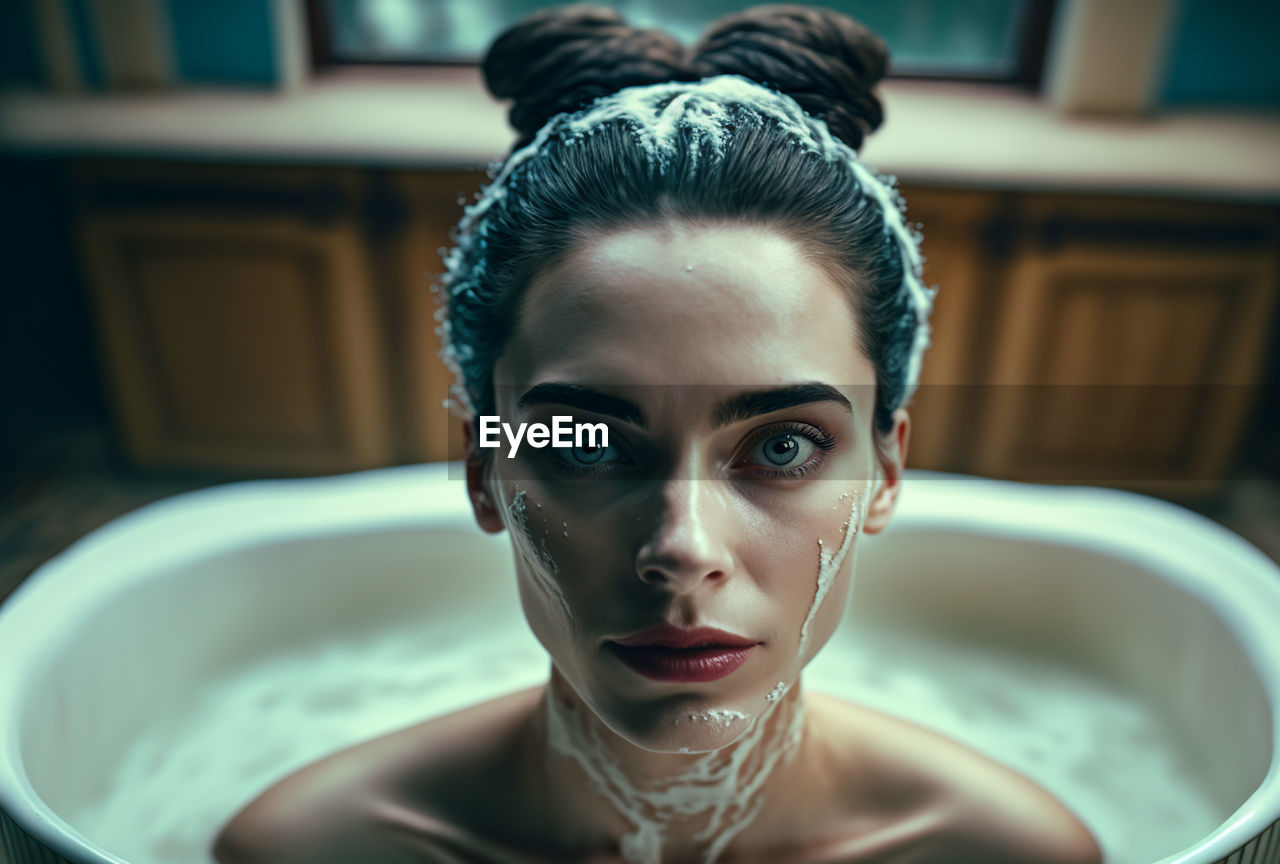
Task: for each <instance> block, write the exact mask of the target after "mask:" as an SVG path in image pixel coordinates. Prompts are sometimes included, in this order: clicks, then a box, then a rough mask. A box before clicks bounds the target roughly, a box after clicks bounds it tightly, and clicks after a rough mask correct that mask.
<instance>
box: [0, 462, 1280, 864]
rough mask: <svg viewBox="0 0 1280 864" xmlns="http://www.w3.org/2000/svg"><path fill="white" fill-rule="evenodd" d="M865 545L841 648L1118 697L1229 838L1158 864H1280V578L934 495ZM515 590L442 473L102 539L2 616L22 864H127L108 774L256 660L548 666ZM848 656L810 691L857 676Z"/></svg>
mask: <svg viewBox="0 0 1280 864" xmlns="http://www.w3.org/2000/svg"><path fill="white" fill-rule="evenodd" d="M453 476H454V477H455V478H456V477H458V476H459V474H458V472H457V471H456V469H455V472H454V475H453ZM860 543H861V546H860V549H859V552H858V559H857V571H856V572H857V575H856V582H855V590H854V593H853V599H852V609H851V612H850V614H849V615H848V616H846V619H845V623H844V624H843V625H842V627H841V630H840V631H839V632H837V634H836V636H835V637H833V640H832V645H840V644H843V642H842V640H847V639H855V638H861V637H859V635H858V634H860V633H863V632H872V631H875V630H876V629H877V628H889V629H894V628H896V629H897V631H898V632H905V633H910V632H923V633H929V634H933V638H937V639H941V640H943V642H944V643H945V642H946V641H947V640H954V641H955V643H956V644H957V645H959V644H962V643H963V644H969V643H973V642H975V641H976V642H979V643H981V644H984V645H987V646H992V647H991V650H996V651H1001V652H1004V653H1005V654H1007V655H1009V656H1010V657H1037V658H1044V659H1045V660H1047V661H1051V662H1054V663H1058V664H1062V665H1063V667H1064V668H1070V669H1073V670H1076V671H1078V672H1079V673H1080V674H1082V675H1087V676H1093V677H1095V678H1096V679H1098V680H1099V681H1103V682H1107V683H1109V684H1110V685H1114V686H1117V687H1120V688H1123V690H1125V691H1126V692H1128V693H1130V694H1133V695H1134V696H1136V697H1137V698H1138V699H1139V700H1140V701H1141V703H1142V704H1144V705H1145V706H1148V707H1149V708H1150V709H1151V712H1152V713H1153V714H1154V715H1156V716H1158V717H1160V718H1163V720H1164V721H1167V724H1168V729H1169V730H1171V735H1172V736H1173V740H1175V741H1176V748H1177V752H1178V754H1179V758H1180V759H1184V760H1185V762H1186V764H1187V765H1190V766H1193V767H1192V771H1193V774H1194V780H1195V784H1196V786H1197V787H1198V789H1199V790H1200V791H1201V792H1202V793H1203V795H1204V796H1205V800H1206V801H1208V802H1210V807H1211V808H1212V811H1213V813H1215V814H1216V815H1215V816H1214V818H1213V820H1212V822H1213V824H1209V825H1206V826H1205V830H1204V831H1203V832H1202V833H1201V834H1199V835H1197V839H1195V840H1194V842H1189V843H1183V844H1182V848H1179V849H1165V850H1164V851H1163V852H1162V853H1161V855H1162V856H1163V857H1161V858H1160V861H1161V864H1212V862H1226V864H1263V862H1280V825H1278V823H1280V780H1278V779H1277V765H1280V748H1278V747H1277V746H1276V745H1277V741H1280V569H1278V568H1277V567H1276V566H1275V564H1273V563H1272V562H1271V561H1270V560H1269V559H1267V558H1266V557H1265V556H1263V555H1262V554H1261V553H1260V552H1258V551H1257V550H1256V549H1254V548H1253V547H1252V546H1250V545H1249V544H1247V543H1246V542H1244V541H1243V540H1241V539H1240V538H1238V537H1236V536H1235V535H1233V534H1231V533H1230V532H1228V531H1226V530H1224V529H1222V528H1221V527H1219V526H1217V525H1216V524H1214V523H1212V522H1209V521H1208V520H1205V519H1203V518H1201V517H1199V516H1197V515H1195V514H1193V513H1190V512H1188V511H1186V510H1183V509H1181V508H1178V507H1175V506H1172V505H1169V504H1166V503H1163V502H1160V501H1157V500H1154V499H1149V498H1145V497H1141V496H1136V495H1131V494H1127V493H1121V492H1113V491H1106V490H1097V489H1085V488H1079V489H1077V488H1062V487H1037V486H1029V485H1020V484H1012V483H1003V482H996V481H986V480H980V479H974V478H965V477H955V476H949V475H938V474H927V473H920V472H909V473H908V477H907V480H906V486H905V489H904V494H903V496H902V500H901V502H900V506H899V510H898V513H897V515H896V516H895V517H894V521H893V524H892V525H891V527H890V529H889V530H888V531H887V532H886V533H885V534H883V535H881V536H878V537H866V538H863V539H862V541H860ZM511 570H512V568H511V561H510V551H509V546H508V542H507V540H506V538H505V537H497V538H494V537H488V536H485V535H483V534H481V533H480V532H479V530H478V529H476V528H475V527H474V524H473V522H472V519H471V515H470V512H469V508H468V505H467V503H466V496H465V493H464V489H463V485H462V483H461V481H460V480H459V479H450V478H449V476H448V473H447V469H446V466H444V465H430V466H414V467H406V468H394V469H386V470H379V471H370V472H364V473H360V474H353V475H347V476H341V477H333V478H320V479H307V480H289V481H268V482H254V483H239V484H232V485H228V486H223V487H217V488H212V489H207V490H202V491H199V492H193V493H189V494H186V495H180V496H177V497H175V498H171V499H168V500H166V501H161V502H157V503H155V504H152V505H149V506H147V507H144V508H142V509H140V510H138V511H135V512H134V513H131V514H129V515H127V516H125V517H123V518H121V519H118V520H116V521H114V522H112V523H111V524H109V525H107V526H104V527H103V528H101V529H99V530H98V531H95V532H94V533H93V534H91V535H89V536H88V537H86V538H84V539H82V540H81V541H79V542H78V543H76V544H75V545H74V546H72V547H71V548H70V549H69V550H67V551H66V552H64V553H63V554H62V555H60V556H58V557H57V558H55V559H54V560H52V561H50V562H49V563H47V564H46V565H45V566H44V567H42V568H41V569H40V570H39V571H38V572H37V573H36V574H35V575H34V576H32V578H31V579H29V580H28V581H27V583H26V584H24V585H23V586H22V588H21V589H20V590H19V591H18V592H17V593H16V594H15V595H14V596H13V597H12V598H11V599H10V600H9V601H8V602H7V603H6V604H5V606H4V607H3V608H0V657H3V661H2V663H3V665H2V666H0V730H3V736H4V737H3V741H2V742H0V811H2V812H0V831H2V832H3V836H4V844H5V849H6V851H7V853H8V855H9V857H10V859H11V861H12V862H13V864H29V862H62V861H67V862H74V864H80V862H108V861H111V862H119V861H125V860H130V859H127V858H126V857H124V855H123V853H121V852H120V850H119V849H118V848H117V849H114V850H112V849H107V848H101V847H100V845H98V844H97V843H95V842H94V838H93V837H92V836H86V834H85V827H84V825H83V824H81V825H77V824H76V817H75V815H74V814H76V813H79V812H84V809H85V807H86V802H87V801H89V800H90V799H94V798H95V797H96V798H103V796H110V795H112V794H115V795H120V794H122V792H121V790H119V789H115V790H113V789H112V788H111V785H112V783H114V782H116V780H115V779H114V778H115V777H117V776H119V775H118V774H116V773H114V772H116V771H117V770H118V768H119V763H120V761H121V759H122V758H123V755H124V754H125V753H126V751H127V749H128V746H129V744H130V742H131V741H133V740H134V739H136V738H137V737H138V736H139V733H140V731H141V730H144V729H147V728H149V724H151V723H154V722H155V718H158V717H165V716H169V715H173V714H175V712H181V711H182V710H184V709H185V710H188V711H189V710H191V706H193V705H198V704H200V703H199V700H200V699H201V697H202V695H203V694H204V693H205V691H207V689H208V682H210V681H212V680H216V679H218V678H219V676H220V675H225V674H227V672H228V670H234V669H239V668H244V667H245V666H246V664H250V663H251V662H252V661H253V660H254V658H261V657H266V656H275V655H277V654H279V652H281V651H285V650H288V649H290V648H293V649H298V650H307V649H306V647H305V646H307V645H308V644H313V643H314V641H315V640H316V638H317V635H318V634H320V635H321V636H323V635H324V634H340V633H348V634H350V633H363V634H370V633H376V632H378V631H379V630H382V629H385V628H388V627H391V626H392V625H395V624H397V623H398V624H400V625H404V624H405V623H406V622H410V621H412V622H414V627H415V628H418V629H422V628H427V629H429V626H428V623H424V622H429V624H430V626H438V627H439V628H441V630H442V632H443V630H447V629H448V628H449V627H451V626H455V625H456V624H457V622H459V621H463V620H465V618H466V616H467V614H469V613H474V612H476V610H481V611H482V613H483V616H484V620H485V621H486V622H488V623H487V625H486V626H491V627H492V628H493V630H492V632H493V633H504V634H518V635H515V636H512V637H511V638H513V639H516V640H517V642H519V640H521V639H523V640H525V642H526V643H527V645H526V646H525V647H526V648H528V650H530V651H532V650H533V648H532V647H531V646H532V645H533V642H532V637H531V636H529V635H528V633H527V631H526V630H525V628H524V625H523V623H522V619H521V617H520V611H519V606H518V601H517V599H516V593H515V589H514V583H513V581H512V576H511ZM460 577H463V578H460ZM886 632H889V631H888V630H886ZM513 644H515V643H513ZM850 644H852V643H850ZM833 650H835V649H833V648H831V647H830V646H829V647H828V649H827V651H826V652H824V654H823V655H820V657H819V658H818V660H817V661H815V664H814V667H813V669H812V670H811V671H812V672H813V673H814V674H815V675H818V673H819V672H822V675H826V676H827V677H828V678H829V677H830V676H831V675H832V674H833V670H835V673H836V674H838V671H839V668H840V667H839V665H838V663H839V662H841V661H839V658H838V657H837V660H836V661H831V660H830V659H829V658H830V656H832V655H831V652H832V651H833ZM535 653H536V652H535ZM302 656H307V655H302ZM824 662H825V663H826V666H825V667H823V663H824ZM823 670H825V671H823ZM818 677H819V678H821V675H818ZM806 680H812V676H809V677H807V679H806ZM439 707H440V706H438V705H437V706H433V710H435V709H438V708H439ZM277 731H278V730H277ZM296 756H297V754H295V757H296ZM308 758H311V757H308ZM276 767H277V768H278V767H279V766H276ZM277 773H279V772H278V771H277ZM264 776H265V775H264ZM1033 776H1034V775H1033ZM1046 785H1048V784H1046ZM196 786H198V784H194V785H193V786H192V788H189V789H188V790H187V792H186V793H185V794H186V795H188V796H198V795H199V794H201V793H200V791H199V789H198V788H196ZM177 797H178V798H180V797H182V796H177ZM103 800H107V799H103ZM174 800H177V798H175V799H174ZM1064 800H1066V799H1065V798H1064ZM233 803H234V802H228V801H223V802H222V803H221V804H220V805H219V807H220V808H221V811H220V812H222V813H223V814H227V811H228V808H229V807H230V806H231V805H232V804H233ZM1067 803H1068V804H1069V805H1070V803H1071V802H1070V801H1068V802H1067ZM1112 809H1118V810H1120V811H1123V806H1120V807H1118V808H1116V807H1114V805H1113V806H1112ZM1077 812H1079V813H1080V815H1081V816H1082V818H1084V819H1085V821H1086V822H1089V821H1090V814H1089V813H1088V812H1083V810H1081V809H1077ZM137 818H138V819H139V820H140V822H141V821H142V820H146V819H152V818H157V814H156V813H154V812H150V813H139V814H137ZM1121 818H1123V814H1122V815H1121ZM113 827H115V828H120V829H123V830H126V831H127V830H129V826H128V825H115V826H113ZM95 830H96V829H95ZM88 833H89V834H90V835H92V834H94V832H93V831H89V832H88ZM1157 845H1158V844H1157ZM1152 848H1155V847H1154V846H1153V847H1152ZM1110 864H1151V861H1150V860H1144V861H1136V860H1135V861H1126V860H1118V859H1114V858H1113V859H1112V860H1111V861H1110Z"/></svg>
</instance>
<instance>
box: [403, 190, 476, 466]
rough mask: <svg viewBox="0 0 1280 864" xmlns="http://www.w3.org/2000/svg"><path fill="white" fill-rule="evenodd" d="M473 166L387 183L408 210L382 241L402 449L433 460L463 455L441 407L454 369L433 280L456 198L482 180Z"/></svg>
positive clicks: (454, 422)
mask: <svg viewBox="0 0 1280 864" xmlns="http://www.w3.org/2000/svg"><path fill="white" fill-rule="evenodd" d="M484 179H485V178H484V175H483V174H481V173H478V172H447V171H440V172H429V173H398V174H396V175H395V176H394V177H393V178H391V179H390V181H389V183H388V188H389V189H390V190H391V192H392V193H393V194H394V196H395V199H396V200H398V201H400V202H403V204H404V207H405V212H406V218H405V220H404V223H403V225H402V227H401V230H399V231H397V232H396V233H395V236H394V237H393V238H392V239H391V241H390V245H389V248H388V250H387V251H388V260H389V262H390V271H389V273H388V276H389V277H390V286H391V288H390V292H389V294H390V296H391V297H392V298H393V300H392V302H393V303H394V304H395V307H396V309H397V310H398V314H397V315H396V316H395V318H396V325H395V329H396V332H395V333H394V338H395V340H396V341H397V342H398V344H399V345H400V351H399V355H398V363H397V364H396V365H397V367H398V368H399V369H401V370H402V372H403V377H402V379H401V384H400V388H399V390H398V395H399V397H400V404H401V405H402V406H403V414H402V417H403V425H402V428H403V431H404V439H403V440H404V455H405V457H406V458H407V459H409V460H411V461H420V462H434V461H439V460H442V459H461V458H462V457H463V455H464V454H463V446H462V434H461V432H460V427H459V423H460V422H461V421H460V420H459V419H458V418H457V417H456V416H454V415H453V414H451V413H450V412H449V411H448V410H447V409H446V407H445V403H446V401H447V400H448V399H449V398H450V387H451V386H452V385H453V384H454V376H453V373H452V372H451V371H450V370H449V369H448V368H447V367H446V366H445V365H444V363H443V362H442V361H441V359H440V348H441V345H440V338H439V335H438V334H437V327H438V321H437V319H436V313H437V312H438V311H439V310H440V308H441V304H440V302H439V300H440V298H439V296H438V295H437V294H436V293H435V291H434V290H433V288H435V287H436V280H437V279H438V278H439V277H440V275H441V274H442V273H443V272H444V260H443V258H442V252H443V251H444V250H445V249H447V248H448V247H450V246H452V245H453V241H452V239H451V238H450V231H451V229H452V228H453V226H454V224H455V223H456V222H457V221H458V218H459V217H460V216H461V215H462V206H461V205H460V204H459V203H458V202H459V200H460V199H472V200H473V198H472V196H473V193H474V192H475V191H476V190H477V189H478V188H479V186H480V184H481V182H482V181H483V180H484Z"/></svg>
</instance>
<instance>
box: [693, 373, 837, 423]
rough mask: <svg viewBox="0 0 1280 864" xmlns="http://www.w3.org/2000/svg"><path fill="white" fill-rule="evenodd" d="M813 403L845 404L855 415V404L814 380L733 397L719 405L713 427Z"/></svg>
mask: <svg viewBox="0 0 1280 864" xmlns="http://www.w3.org/2000/svg"><path fill="white" fill-rule="evenodd" d="M812 402H836V403H838V404H840V405H843V406H844V407H845V408H846V409H847V410H848V411H849V413H850V414H852V413H853V405H852V404H851V403H850V402H849V400H848V399H846V398H845V395H844V394H843V393H841V392H840V391H839V390H837V389H836V388H834V387H832V386H831V385H830V384H823V383H821V382H819V381H813V382H809V383H806V384H792V385H789V386H787V387H777V388H774V389H771V390H750V391H747V392H745V393H738V394H736V395H734V396H730V397H729V398H728V399H726V400H724V401H723V402H721V403H720V404H719V405H717V406H716V409H715V411H714V412H712V414H711V425H712V426H713V427H714V428H716V429H719V428H721V427H722V426H728V425H729V424H730V423H738V422H740V421H742V420H748V419H750V418H752V417H756V416H758V415H760V414H771V413H773V412H774V411H782V410H783V409H785V408H794V407H796V406H797V405H808V404H810V403H812Z"/></svg>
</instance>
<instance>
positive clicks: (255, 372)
mask: <svg viewBox="0 0 1280 864" xmlns="http://www.w3.org/2000/svg"><path fill="white" fill-rule="evenodd" d="M76 189H77V190H78V195H79V200H78V205H79V213H80V216H79V226H78V228H79V240H80V244H81V251H82V257H83V261H84V264H85V271H86V273H87V275H88V280H87V281H88V284H89V288H90V291H91V294H92V298H93V301H94V305H95V307H96V313H97V318H98V321H99V323H100V325H101V326H100V343H101V348H102V351H103V357H104V361H105V369H104V371H105V376H104V377H105V379H106V383H107V385H108V388H109V391H110V394H111V397H112V398H111V402H112V404H113V406H114V413H115V419H116V423H117V428H118V432H119V436H120V439H121V441H122V442H123V444H124V446H125V448H126V449H127V451H128V453H129V454H131V455H132V457H133V458H134V459H136V460H137V461H138V462H139V463H143V464H147V465H165V466H186V467H207V468H217V469H228V470H233V471H257V472H269V473H275V472H298V473H322V472H336V471H347V470H355V469H360V468H370V467H374V466H378V465H384V464H387V463H388V461H389V460H391V459H392V457H393V452H392V448H391V437H390V430H389V426H388V422H387V402H388V393H387V387H386V382H385V357H384V353H383V351H382V344H381V343H382V337H381V327H380V324H379V320H378V308H377V306H378V303H377V299H376V296H375V292H374V290H373V285H372V283H371V280H370V275H369V274H370V270H369V266H368V262H367V260H366V253H365V246H364V243H363V239H362V230H361V226H360V223H359V221H358V218H357V217H358V214H357V212H356V205H357V202H358V200H359V197H360V194H361V184H360V179H359V177H358V176H357V175H354V174H350V173H342V172H336V173H335V172H323V173H316V172H305V171H279V170H271V171H266V170H262V171H255V170H248V169H234V170H232V169H225V170H224V169H203V168H202V169H201V170H199V171H192V170H190V169H183V168H180V167H173V168H170V169H163V168H156V167H154V166H150V167H147V168H145V169H142V168H139V167H135V166H130V165H126V164H112V165H94V166H84V167H82V168H81V169H80V170H79V171H78V172H77V176H76Z"/></svg>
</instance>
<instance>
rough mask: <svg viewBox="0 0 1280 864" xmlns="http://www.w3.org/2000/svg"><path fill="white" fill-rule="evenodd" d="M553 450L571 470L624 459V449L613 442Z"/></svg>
mask: <svg viewBox="0 0 1280 864" xmlns="http://www.w3.org/2000/svg"><path fill="white" fill-rule="evenodd" d="M553 450H554V452H555V454H556V456H557V457H558V458H559V459H560V461H561V462H563V463H564V464H565V467H567V468H569V469H570V470H572V469H575V468H576V469H590V468H595V467H597V466H604V465H609V464H612V463H614V462H620V461H622V451H620V450H619V449H618V448H617V447H614V446H613V445H612V444H610V445H609V446H608V447H600V446H594V447H592V446H587V447H556V448H553Z"/></svg>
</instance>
